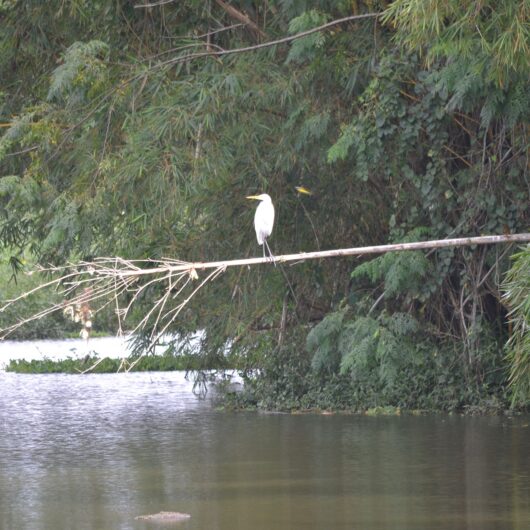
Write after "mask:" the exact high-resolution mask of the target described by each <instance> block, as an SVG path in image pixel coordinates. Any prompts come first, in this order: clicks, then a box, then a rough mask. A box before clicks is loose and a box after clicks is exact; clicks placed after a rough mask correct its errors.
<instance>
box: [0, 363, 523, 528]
mask: <svg viewBox="0 0 530 530" xmlns="http://www.w3.org/2000/svg"><path fill="white" fill-rule="evenodd" d="M212 398H213V392H209V394H208V395H207V398H206V399H200V398H199V397H197V396H195V395H194V394H193V393H192V383H191V382H189V381H187V380H186V379H185V377H184V374H182V373H179V372H172V373H130V374H108V375H97V374H86V375H25V374H12V373H6V372H3V371H0V529H2V530H4V529H5V530H25V529H29V530H62V529H65V530H66V529H68V530H69V529H76V530H84V529H102V530H106V529H109V530H114V529H144V528H156V525H154V524H152V523H151V524H147V523H145V522H140V521H137V520H135V517H136V516H138V515H141V514H152V513H157V512H159V511H180V512H186V513H189V514H191V518H190V519H189V520H188V521H185V522H183V523H180V524H177V525H174V526H173V527H175V528H181V529H186V530H191V529H197V530H199V529H200V530H287V529H289V530H295V529H300V530H302V529H304V530H312V529H318V530H327V529H330V530H331V529H359V530H376V529H377V530H386V529H392V530H414V529H418V530H419V529H422V530H424V529H425V530H431V529H440V530H441V529H444V530H445V529H447V530H449V529H451V530H453V529H467V530H472V529H473V530H475V529H476V530H490V529H498V530H510V529H513V530H523V529H527V528H530V425H529V424H530V418H529V417H528V416H526V417H518V418H507V417H465V418H464V417H458V416H420V417H412V416H410V417H407V416H403V417H377V418H374V417H365V416H347V415H333V416H324V415H316V414H315V415H283V414H261V413H251V412H250V413H230V412H222V411H218V410H216V409H215V407H214V403H213V402H212ZM158 527H160V526H158ZM165 527H166V528H167V525H166V526H165Z"/></svg>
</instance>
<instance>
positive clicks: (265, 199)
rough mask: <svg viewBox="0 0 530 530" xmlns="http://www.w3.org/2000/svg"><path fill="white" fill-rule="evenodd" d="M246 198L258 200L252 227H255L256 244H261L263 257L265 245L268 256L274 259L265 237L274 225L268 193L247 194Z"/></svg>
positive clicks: (269, 233) (272, 208)
mask: <svg viewBox="0 0 530 530" xmlns="http://www.w3.org/2000/svg"><path fill="white" fill-rule="evenodd" d="M247 199H254V200H256V201H260V203H259V205H258V207H257V208H256V214H255V215H254V228H255V229H256V239H257V240H258V245H262V246H263V257H265V247H267V250H268V251H269V256H270V257H271V259H274V257H273V255H272V252H271V249H270V248H269V244H268V243H267V238H268V237H269V236H270V235H271V233H272V227H273V226H274V205H273V204H272V200H271V198H270V196H269V195H267V194H266V193H262V194H261V195H249V196H248V197H247Z"/></svg>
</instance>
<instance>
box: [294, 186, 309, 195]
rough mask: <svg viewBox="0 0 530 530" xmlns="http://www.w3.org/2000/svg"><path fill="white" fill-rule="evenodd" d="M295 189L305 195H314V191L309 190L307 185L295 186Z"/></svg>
mask: <svg viewBox="0 0 530 530" xmlns="http://www.w3.org/2000/svg"><path fill="white" fill-rule="evenodd" d="M294 189H295V190H296V191H297V192H298V193H301V194H303V195H313V192H312V191H310V190H308V189H307V188H306V187H305V186H295V187H294Z"/></svg>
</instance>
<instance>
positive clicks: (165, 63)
mask: <svg viewBox="0 0 530 530" xmlns="http://www.w3.org/2000/svg"><path fill="white" fill-rule="evenodd" d="M137 3H138V4H141V3H143V2H142V0H138V2H137ZM133 4H134V2H128V1H124V0H116V1H113V2H110V1H106V2H105V1H100V2H93V1H87V0H69V1H67V2H65V1H64V0H51V1H50V2H47V3H42V2H40V1H37V0H26V1H24V2H17V1H16V0H13V1H3V2H0V126H1V127H2V128H1V129H0V131H1V132H0V134H1V136H0V176H1V178H0V242H1V244H2V245H3V247H4V248H5V249H8V251H9V252H10V255H11V256H13V258H12V260H11V261H12V264H13V265H15V267H16V265H17V261H16V259H17V256H19V255H20V256H22V255H24V253H27V252H29V253H30V254H31V255H32V256H34V257H35V259H38V260H39V261H40V262H41V263H54V264H61V263H64V262H65V261H67V260H78V259H90V258H92V257H94V256H114V255H119V256H124V257H126V258H138V259H147V258H151V259H156V258H160V257H162V256H170V257H174V258H179V259H185V260H190V261H191V260H218V259H230V258H236V257H242V256H251V255H255V254H257V253H259V249H258V247H257V246H256V243H255V239H254V234H253V228H252V216H253V206H254V205H249V204H246V203H245V199H244V197H245V196H246V195H248V194H251V193H256V192H262V191H263V192H268V193H269V194H270V195H271V196H272V197H273V200H274V203H275V205H276V209H277V224H276V227H275V230H274V233H273V237H272V239H271V244H272V247H273V248H272V250H273V252H275V253H276V254H281V253H284V252H291V251H292V252H294V251H307V250H315V249H319V248H341V247H352V246H361V245H373V244H383V243H387V242H401V241H415V240H421V239H430V238H445V237H458V236H471V235H480V234H499V233H503V232H511V233H516V232H524V231H528V228H529V218H530V214H529V208H528V204H529V200H528V199H529V190H530V185H529V175H528V173H529V164H528V143H529V141H528V140H529V138H528V132H529V131H528V118H529V114H530V105H529V103H530V93H529V91H528V79H529V74H530V47H529V46H530V45H529V14H530V2H529V1H528V0H506V1H504V2H496V1H494V0H480V1H478V0H430V1H429V2H418V1H417V0H394V1H386V0H356V1H351V0H349V1H327V0H319V1H309V0H269V1H268V2H254V1H251V0H235V1H233V2H231V3H230V5H231V6H232V8H233V9H231V10H230V9H227V2H218V1H215V0H210V1H207V2H205V1H203V0H182V1H178V2H169V3H165V4H164V5H160V6H156V7H151V8H141V7H138V6H134V5H133ZM367 13H381V14H382V15H381V16H379V17H377V18H375V17H367V18H362V19H358V20H350V21H349V22H346V23H342V24H340V25H336V26H333V27H331V28H328V29H326V30H325V31H321V32H317V33H313V34H311V35H309V36H307V37H304V38H301V39H297V40H293V41H292V42H289V43H285V44H278V45H275V46H272V47H262V48H257V49H252V50H249V51H247V52H244V53H237V54H224V55H213V52H222V51H223V50H229V49H235V48H243V47H252V46H255V45H258V44H260V43H263V42H268V41H271V40H273V39H275V38H280V37H284V36H286V35H294V34H296V33H299V32H302V31H304V30H307V29H310V28H313V27H316V26H319V25H321V24H324V23H325V22H328V21H331V20H334V19H339V18H342V17H345V16H349V15H362V14H367ZM244 17H247V18H246V19H245V18H244ZM242 20H246V21H248V20H250V21H251V23H250V24H249V23H245V24H243V23H242ZM298 184H303V185H305V186H307V187H308V188H310V189H311V190H312V191H313V195H312V196H299V195H297V194H296V192H295V190H294V186H295V185H298ZM515 250H516V249H514V248H513V247H511V248H509V247H503V246H496V247H478V248H459V249H443V250H437V251H431V252H416V253H393V254H387V255H384V256H380V257H377V258H375V259H364V260H352V259H333V260H323V261H321V262H308V263H302V264H298V265H296V266H293V267H288V268H285V269H281V268H280V267H272V266H261V267H253V268H249V269H247V268H244V269H243V268H242V269H239V270H229V271H226V272H225V273H224V274H223V275H222V276H221V277H219V278H218V279H216V280H215V282H212V283H210V284H208V285H207V287H206V288H204V289H202V290H201V291H200V292H199V293H198V294H197V296H195V297H194V299H193V300H192V301H191V302H190V304H188V306H187V307H186V309H185V310H184V311H183V312H182V313H181V315H180V318H179V320H178V322H176V324H175V326H174V329H173V330H172V331H173V332H176V333H180V334H183V335H185V334H188V333H193V332H194V331H196V330H197V329H204V330H205V336H204V340H203V344H202V348H203V355H204V358H205V359H209V360H214V359H222V358H223V357H224V355H225V351H226V347H227V344H230V346H231V348H230V355H231V356H232V357H233V359H237V362H238V363H239V364H240V365H241V366H242V367H243V368H242V370H243V373H244V374H245V376H249V383H248V385H247V390H246V392H245V393H244V394H242V395H239V396H238V398H237V399H238V400H240V401H243V400H245V403H254V404H259V405H260V406H265V407H282V408H290V407H315V406H318V407H335V408H341V407H342V408H355V409H362V408H367V407H375V406H395V407H406V408H420V409H421V408H429V409H430V408H437V409H444V410H453V409H462V408H464V407H466V406H467V407H477V406H481V405H484V406H487V407H489V406H490V405H491V406H493V407H497V406H499V407H502V406H505V405H506V404H508V403H509V401H510V399H511V400H512V402H513V404H514V405H516V406H525V405H527V404H528V403H529V399H530V384H529V383H528V377H529V366H530V362H529V358H530V355H529V353H528V352H529V349H528V348H529V345H528V304H529V302H528V300H529V297H530V294H529V289H528V281H527V279H528V263H529V260H528V253H527V252H526V257H521V258H519V259H518V260H517V261H510V254H511V253H513V252H514V251H515ZM18 253H20V254H18ZM522 255H523V256H524V255H525V254H524V253H523V254H522ZM510 267H511V269H510ZM508 269H510V274H509V276H508V279H507V282H508V284H507V285H508V287H507V292H509V293H511V294H509V295H507V297H506V298H503V296H502V290H501V282H502V279H503V278H504V275H505V273H506V271H507V270H508ZM286 275H287V277H288V278H289V282H290V284H291V285H292V291H294V295H293V292H292V291H291V288H290V287H289V285H288V284H287V281H286ZM514 285H517V286H518V287H517V288H516V289H515V290H514V289H511V287H510V286H514ZM159 289H160V287H159V286H157V285H156V284H153V286H152V287H151V288H150V289H148V290H146V291H144V293H143V296H142V299H141V300H139V303H140V305H139V307H140V308H142V307H143V308H145V307H148V306H149V304H150V302H152V301H153V300H155V299H156V297H157V296H159V293H160V291H159ZM2 298H3V296H2ZM172 303H174V304H176V303H178V301H175V300H173V301H172ZM168 309H170V308H168ZM138 311H139V312H140V313H141V312H142V310H141V309H138ZM509 311H512V313H511V316H510V318H511V319H512V320H513V328H511V327H510V326H509V325H508V317H507V314H508V312H509ZM282 314H283V315H286V318H282ZM135 318H136V319H137V318H138V315H136V316H135V315H133V321H134V319H135ZM109 319H110V316H109ZM525 319H526V320H525ZM153 325H154V321H150V323H149V325H148V326H147V328H149V326H153ZM148 332H149V329H146V333H148ZM511 332H512V333H513V335H512V338H511V339H510V341H509V342H508V339H509V338H510V333H511ZM507 343H508V350H506V349H505V345H506V344H507ZM507 352H508V357H507V358H506V353H507ZM245 367H246V369H245ZM256 367H259V368H260V370H259V371H257V372H256V371H255V368H256ZM510 370H511V374H512V375H511V378H512V381H513V385H514V387H513V389H512V390H509V389H508V380H509V377H510Z"/></svg>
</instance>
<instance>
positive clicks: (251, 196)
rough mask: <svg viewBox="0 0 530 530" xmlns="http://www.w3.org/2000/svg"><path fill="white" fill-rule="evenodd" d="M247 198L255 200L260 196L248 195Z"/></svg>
mask: <svg viewBox="0 0 530 530" xmlns="http://www.w3.org/2000/svg"><path fill="white" fill-rule="evenodd" d="M247 199H254V200H255V201H259V200H260V198H259V197H258V196H257V195H249V196H248V197H247Z"/></svg>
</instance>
